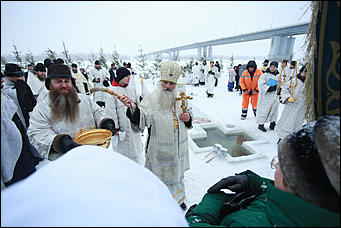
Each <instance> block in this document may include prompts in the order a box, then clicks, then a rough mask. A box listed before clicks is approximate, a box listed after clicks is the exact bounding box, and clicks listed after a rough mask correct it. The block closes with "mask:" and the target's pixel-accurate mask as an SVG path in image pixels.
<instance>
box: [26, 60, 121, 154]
mask: <svg viewBox="0 0 341 228" xmlns="http://www.w3.org/2000/svg"><path fill="white" fill-rule="evenodd" d="M45 86H46V88H47V89H48V90H49V93H48V97H47V98H46V99H44V100H43V101H41V102H40V103H38V104H37V105H36V107H35V108H34V110H33V111H32V113H31V115H30V117H31V118H30V127H29V128H28V137H29V140H30V142H31V143H32V145H34V146H35V147H36V149H37V150H38V151H39V153H40V154H41V155H42V156H43V157H44V158H45V159H49V160H54V159H56V158H57V157H59V156H61V155H63V154H64V153H66V152H67V151H69V150H70V149H72V148H74V147H76V146H78V144H77V143H75V142H74V141H73V139H72V136H74V132H75V131H77V132H79V131H80V130H81V128H84V130H90V129H91V126H93V127H94V128H105V129H108V130H111V131H112V132H114V131H115V123H114V121H113V120H112V118H110V117H109V116H108V115H107V114H106V113H105V111H104V110H103V109H102V108H101V107H99V106H98V105H97V104H96V103H95V102H93V101H92V100H91V98H90V97H89V96H87V95H84V94H79V93H77V92H76V89H75V81H74V78H73V77H72V75H71V70H70V68H69V67H68V66H66V65H63V64H53V65H51V66H50V67H49V68H48V70H47V78H46V80H45Z"/></svg>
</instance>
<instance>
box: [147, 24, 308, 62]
mask: <svg viewBox="0 0 341 228" xmlns="http://www.w3.org/2000/svg"><path fill="white" fill-rule="evenodd" d="M309 24H310V22H305V23H301V24H296V25H289V26H284V27H279V28H273V29H267V30H262V31H258V32H252V33H248V34H240V35H237V36H231V37H226V38H221V39H215V40H209V41H204V42H196V43H193V44H188V45H184V46H180V47H174V48H168V49H164V50H160V51H154V52H150V53H146V55H147V56H153V55H157V54H161V55H162V54H163V53H168V54H169V57H170V58H173V57H175V56H179V51H183V50H189V49H195V48H197V49H198V55H197V60H200V59H201V58H204V59H206V60H210V59H212V47H213V46H218V45H225V44H232V43H241V42H248V41H255V40H263V39H270V38H271V45H270V51H269V56H268V58H269V59H271V60H277V61H282V60H283V59H289V58H290V55H291V54H292V50H293V47H294V42H295V38H294V37H293V36H295V35H302V34H306V32H307V30H308V27H309Z"/></svg>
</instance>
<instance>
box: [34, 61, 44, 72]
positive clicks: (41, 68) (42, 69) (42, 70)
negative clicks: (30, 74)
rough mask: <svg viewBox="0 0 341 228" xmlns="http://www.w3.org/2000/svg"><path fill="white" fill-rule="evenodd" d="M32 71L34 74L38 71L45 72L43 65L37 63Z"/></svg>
mask: <svg viewBox="0 0 341 228" xmlns="http://www.w3.org/2000/svg"><path fill="white" fill-rule="evenodd" d="M34 70H35V71H36V72H38V71H40V72H46V68H45V66H44V64H42V63H37V65H36V66H35V68H34Z"/></svg>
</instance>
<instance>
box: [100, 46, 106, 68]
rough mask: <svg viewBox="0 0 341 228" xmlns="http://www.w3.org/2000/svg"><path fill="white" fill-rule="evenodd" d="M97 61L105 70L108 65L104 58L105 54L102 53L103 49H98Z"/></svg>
mask: <svg viewBox="0 0 341 228" xmlns="http://www.w3.org/2000/svg"><path fill="white" fill-rule="evenodd" d="M99 61H100V62H101V64H102V65H103V66H104V67H105V68H106V69H108V65H107V60H106V58H105V54H104V52H103V48H102V47H101V48H100V49H99Z"/></svg>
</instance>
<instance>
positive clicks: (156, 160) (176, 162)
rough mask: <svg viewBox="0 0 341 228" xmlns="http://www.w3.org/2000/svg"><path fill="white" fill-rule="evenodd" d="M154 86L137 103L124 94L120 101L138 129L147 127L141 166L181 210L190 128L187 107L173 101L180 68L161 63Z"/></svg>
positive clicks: (182, 206)
mask: <svg viewBox="0 0 341 228" xmlns="http://www.w3.org/2000/svg"><path fill="white" fill-rule="evenodd" d="M160 71H161V79H160V84H158V87H157V89H156V90H155V91H154V92H153V93H151V94H148V95H147V96H146V97H145V98H143V100H142V101H141V103H140V104H139V105H137V104H136V103H134V101H133V100H132V99H131V98H129V97H128V96H126V95H122V96H121V98H120V101H121V102H123V104H124V105H125V106H127V107H129V108H128V109H127V113H126V114H127V116H128V118H129V119H130V122H131V123H132V125H134V126H135V127H137V128H139V129H140V130H144V128H145V127H147V128H148V133H149V134H148V139H147V145H146V153H147V154H146V163H145V167H146V168H148V169H149V170H151V171H152V172H153V173H154V174H155V175H156V176H158V177H159V178H160V179H161V180H162V181H163V182H164V183H165V184H166V185H167V187H168V189H169V190H170V192H171V193H172V195H173V197H174V198H175V200H176V201H177V202H178V204H179V205H180V206H181V208H182V209H183V210H185V209H186V204H185V202H184V201H185V197H186V195H185V185H184V172H185V171H186V170H188V169H189V154H188V134H187V129H190V128H192V127H193V126H192V119H193V117H192V114H191V112H190V111H189V109H186V110H185V111H184V112H183V111H182V110H181V107H180V105H181V102H180V101H176V99H175V98H176V95H177V91H176V82H177V80H178V78H179V76H180V74H181V71H182V70H181V68H180V66H179V65H178V64H176V63H174V62H170V63H169V62H166V63H163V64H162V66H161V69H160Z"/></svg>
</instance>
